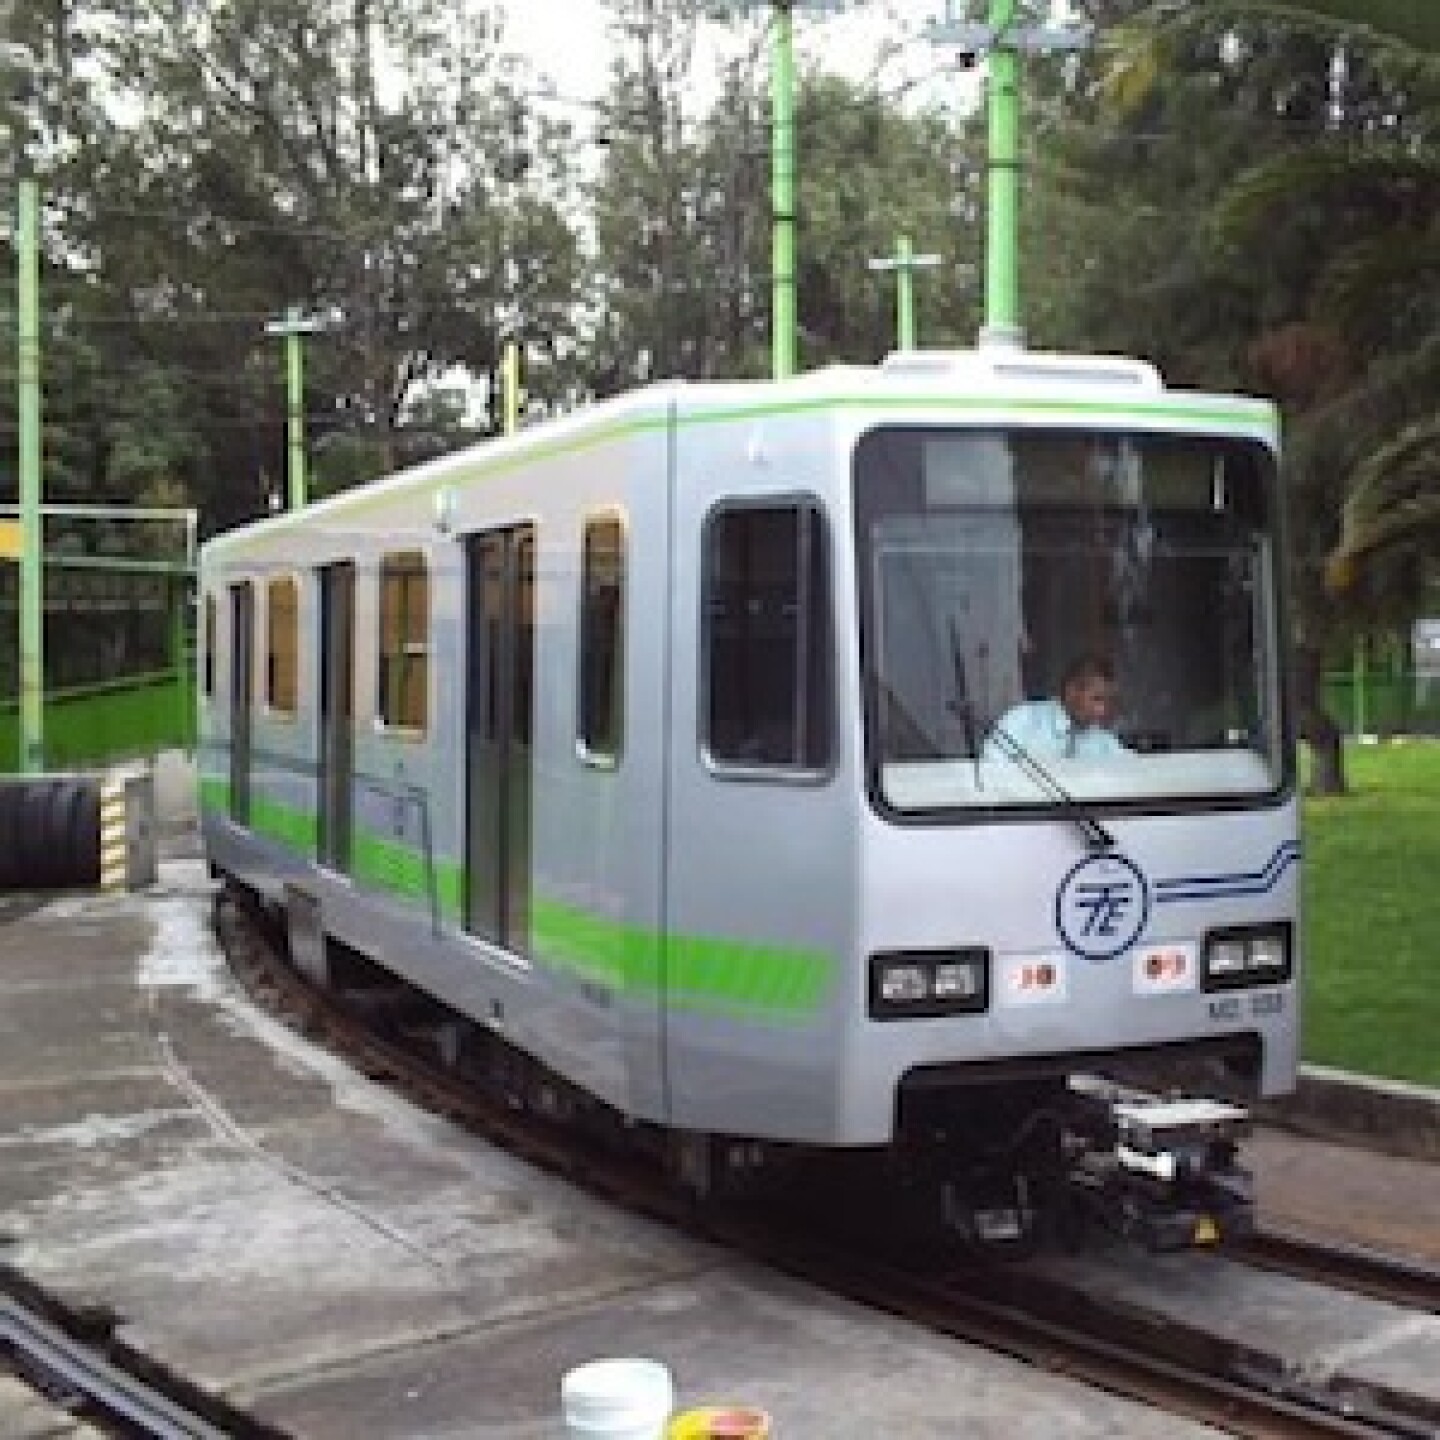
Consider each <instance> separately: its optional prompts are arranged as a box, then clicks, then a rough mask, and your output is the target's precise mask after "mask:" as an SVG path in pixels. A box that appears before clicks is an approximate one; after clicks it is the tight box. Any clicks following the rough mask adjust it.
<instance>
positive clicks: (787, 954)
mask: <svg viewBox="0 0 1440 1440" xmlns="http://www.w3.org/2000/svg"><path fill="white" fill-rule="evenodd" d="M229 791H230V787H229V785H228V784H227V783H226V782H225V781H223V780H218V779H213V778H207V779H202V780H201V782H200V797H201V804H202V805H203V806H204V807H205V808H206V809H207V810H216V811H219V812H220V813H222V814H223V813H226V811H227V809H228V802H229ZM251 815H252V822H253V828H254V829H255V830H256V831H257V833H260V834H263V835H266V836H268V837H269V838H270V839H272V840H275V841H277V842H278V843H280V844H282V845H285V846H286V847H288V848H289V849H292V850H297V851H299V852H300V853H302V854H304V855H306V856H307V857H308V856H311V855H313V854H314V850H315V840H316V820H315V817H314V816H313V815H311V814H308V813H306V812H303V811H297V810H294V809H293V808H292V807H289V806H286V805H283V804H281V803H280V802H279V801H275V800H269V799H264V798H262V797H260V796H253V797H252V798H251ZM353 874H354V878H355V879H356V880H358V881H359V882H361V883H362V884H365V885H370V886H373V887H374V888H375V889H377V890H384V891H387V892H389V893H390V894H392V895H397V896H400V897H401V898H403V899H405V900H409V901H413V902H414V903H415V904H416V905H418V906H428V905H429V903H430V887H429V884H428V881H427V876H426V866H425V857H424V856H423V855H421V854H420V852H419V851H417V850H415V849H414V848H412V847H411V846H408V845H402V844H397V843H396V842H395V841H394V840H389V839H382V838H381V837H380V836H378V835H373V834H370V833H368V832H367V831H364V830H359V829H357V831H356V832H355V846H354V855H353ZM434 875H435V890H436V896H437V899H438V901H439V906H440V911H441V913H442V914H443V915H444V916H445V917H446V918H447V919H448V920H450V921H452V922H454V923H459V921H460V919H461V917H462V915H463V903H464V894H465V889H464V881H465V877H464V872H463V871H462V869H461V867H460V866H459V865H457V864H455V863H454V862H453V861H450V860H437V861H436V862H435V865H434ZM530 923H531V946H530V948H531V953H532V955H533V956H534V958H535V959H536V960H538V961H539V962H540V963H541V964H542V965H545V966H546V967H548V968H549V969H552V970H557V971H560V972H563V973H565V974H568V975H573V976H575V977H577V978H579V979H581V980H585V981H588V982H589V983H591V984H595V985H602V986H604V987H605V988H606V989H607V990H614V991H616V992H618V993H620V994H624V995H630V996H635V997H637V998H647V999H652V1000H653V999H658V997H659V995H660V991H661V984H662V979H661V964H662V961H661V955H662V946H661V937H660V935H659V934H658V932H656V931H654V930H649V929H646V928H645V927H644V926H641V925H630V924H626V923H624V922H622V921H618V920H609V919H606V918H605V917H603V916H600V915H595V914H592V913H591V912H590V911H588V910H582V909H580V908H579V907H578V906H574V905H563V904H561V903H560V902H558V901H555V900H546V899H543V898H539V897H537V898H536V900H535V902H534V904H533V906H532V908H531V917H530ZM666 970H667V974H666V976H665V989H666V994H667V999H668V1003H669V1004H670V1005H672V1006H674V1007H675V1008H677V1009H681V1010H689V1011H694V1012H698V1013H705V1014H715V1015H728V1016H734V1017H738V1018H748V1019H764V1020H768V1021H772V1022H778V1023H792V1024H793V1023H797V1022H799V1021H802V1020H805V1019H806V1018H808V1017H810V1016H812V1015H815V1014H817V1013H818V1012H819V1010H820V1008H821V1006H822V1005H823V1004H824V1003H825V1000H826V999H827V998H828V996H829V994H830V990H831V987H832V985H833V983H834V977H835V965H834V961H833V959H832V957H831V956H830V955H828V954H826V953H825V952H824V951H820V950H807V949H803V948H799V947H791V946H784V945H765V944H756V943H753V942H750V941H744V940H719V939H714V938H711V937H708V936H699V935H677V936H674V937H673V938H672V939H671V941H670V944H669V947H668V953H667V956H666Z"/></svg>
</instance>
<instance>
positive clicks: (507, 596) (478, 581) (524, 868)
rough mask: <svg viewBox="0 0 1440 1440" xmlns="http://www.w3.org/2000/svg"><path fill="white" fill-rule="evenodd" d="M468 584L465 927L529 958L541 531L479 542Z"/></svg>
mask: <svg viewBox="0 0 1440 1440" xmlns="http://www.w3.org/2000/svg"><path fill="white" fill-rule="evenodd" d="M466 578H467V585H466V595H467V606H468V612H469V615H468V618H469V624H468V626H467V632H468V635H469V640H468V653H467V656H466V679H467V685H466V694H467V695H468V697H469V700H468V704H467V707H466V734H465V772H466V773H465V785H466V805H465V816H466V821H465V874H466V892H465V928H466V929H467V930H468V931H469V932H470V933H471V934H472V935H476V936H479V937H480V938H481V939H484V940H488V941H490V942H491V943H493V944H496V945H502V946H504V947H505V948H506V949H507V950H512V951H515V952H516V953H518V954H527V953H528V952H529V949H530V829H531V788H532V779H531V767H532V760H533V710H534V705H533V698H532V690H533V676H534V669H535V527H534V526H533V525H516V526H511V527H509V528H507V529H504V530H492V531H489V532H488V533H486V534H482V535H476V536H474V537H472V538H471V540H470V541H469V544H468V546H467V556H466Z"/></svg>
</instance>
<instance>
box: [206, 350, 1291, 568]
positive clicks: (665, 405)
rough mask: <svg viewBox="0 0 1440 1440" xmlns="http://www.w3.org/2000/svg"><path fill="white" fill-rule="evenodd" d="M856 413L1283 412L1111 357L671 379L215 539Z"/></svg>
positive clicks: (1248, 427) (1075, 418) (969, 357)
mask: <svg viewBox="0 0 1440 1440" xmlns="http://www.w3.org/2000/svg"><path fill="white" fill-rule="evenodd" d="M850 408H853V409H856V410H861V411H867V412H872V413H873V412H875V411H877V410H879V409H882V408H884V409H887V410H890V411H892V412H905V411H910V412H913V413H914V414H915V415H916V416H917V417H919V416H920V415H922V414H926V413H942V414H943V413H945V412H950V413H957V412H965V411H971V412H984V413H990V414H993V413H994V412H996V411H1007V410H1008V411H1011V412H1013V413H1015V414H1016V415H1017V416H1020V417H1023V418H1025V419H1028V420H1036V419H1040V420H1043V419H1051V420H1053V421H1055V422H1057V423H1063V422H1065V421H1067V420H1068V421H1071V422H1078V423H1084V422H1085V421H1087V420H1088V421H1096V420H1101V421H1103V420H1107V419H1108V420H1111V421H1119V422H1125V421H1130V422H1137V421H1138V422H1144V423H1149V424H1154V423H1155V422H1156V421H1164V422H1169V423H1174V424H1176V425H1179V426H1183V427H1185V428H1187V429H1196V430H1206V429H1209V430H1233V431H1237V432H1241V433H1246V434H1255V435H1259V436H1261V437H1263V438H1265V439H1266V440H1268V441H1270V442H1271V443H1273V442H1274V441H1275V439H1276V435H1277V431H1278V419H1277V412H1276V409H1275V407H1274V406H1273V405H1272V404H1271V403H1270V402H1269V401H1266V400H1260V399H1256V398H1253V397H1250V396H1239V395H1220V394H1212V393H1206V392H1203V391H1194V390H1178V389H1170V388H1168V387H1167V386H1166V385H1165V382H1164V380H1163V378H1162V376H1161V374H1160V372H1159V370H1157V369H1156V368H1155V366H1154V365H1151V364H1150V363H1148V362H1147V361H1144V360H1134V359H1130V358H1127V357H1124V356H1112V355H1079V354H1077V355H1069V354H1063V353H1058V352H1049V351H1031V350H1023V349H1018V348H1014V347H1010V346H1000V345H993V346H984V347H981V348H979V349H975V350H911V351H897V352H895V353H894V354H891V355H889V356H887V357H886V358H885V359H884V360H882V361H881V363H880V364H878V365H838V364H837V365H827V366H823V367H821V368H819V369H816V370H811V371H806V372H803V373H802V374H799V375H795V376H791V377H789V378H788V379H785V380H778V381H777V380H703V381H690V380H663V381H657V382H655V383H653V384H650V385H645V386H642V387H640V388H638V389H636V390H632V391H628V392H626V393H625V394H623V395H618V396H614V397H612V398H609V399H606V400H600V401H596V402H595V403H593V404H590V405H587V406H585V407H584V408H582V409H579V410H576V411H572V412H571V413H569V414H567V415H562V416H558V417H556V418H554V419H550V420H546V421H544V422H543V423H541V424H537V425H535V426H532V427H529V428H526V429H523V430H520V431H518V432H517V433H516V434H514V435H512V436H505V437H493V438H487V439H484V440H480V441H477V442H476V443H475V444H473V445H469V446H466V447H465V448H463V449H460V450H456V451H453V452H451V453H450V454H447V455H444V456H441V457H439V458H437V459H434V460H429V461H425V462H423V463H422V464H419V465H415V466H412V467H410V468H409V469H406V470H402V471H398V472H397V473H395V474H394V475H390V476H386V477H384V478H382V479H378V480H375V481H372V482H371V483H370V484H368V485H363V486H358V487H356V488H355V489H352V490H347V491H344V492H343V493H341V494H339V495H334V496H331V497H329V498H328V499H325V500H321V501H317V502H316V503H315V504H313V505H309V506H307V507H306V508H305V509H304V510H302V511H292V512H288V513H286V514H282V515H277V516H274V517H272V518H269V519H265V520H260V521H256V522H255V523H253V524H249V525H245V526H241V527H238V528H237V529H234V530H229V531H226V532H224V533H223V534H220V535H217V536H215V537H213V538H212V539H211V540H210V541H208V542H207V545H206V546H205V547H204V548H206V549H210V548H215V547H221V548H223V547H226V546H228V545H229V544H230V543H232V542H234V543H238V542H240V541H242V540H247V539H259V538H261V537H262V536H263V535H268V534H271V533H274V532H275V531H278V530H285V529H289V528H291V527H292V526H294V525H297V524H299V523H302V522H307V521H310V520H323V519H325V518H334V517H336V516H338V515H341V514H344V513H345V512H346V511H350V510H353V509H356V508H364V509H369V508H370V506H372V505H373V504H374V503H375V501H376V500H378V499H380V498H382V497H385V496H389V495H394V494H401V493H406V492H411V491H419V492H422V493H423V492H425V491H427V490H432V489H434V490H438V489H439V488H440V487H442V486H445V485H447V484H451V483H462V482H464V481H465V480H467V479H469V478H471V477H473V476H476V475H478V474H482V473H483V474H494V473H497V472H498V471H504V470H509V469H513V468H517V467H518V466H520V465H523V464H526V463H528V462H532V461H534V460H535V459H538V458H541V457H543V456H547V455H552V454H560V453H564V452H567V451H571V450H574V449H576V448H579V447H580V446H583V445H589V444H595V443H599V442H601V441H602V440H605V439H607V438H614V437H617V436H620V435H624V434H633V433H639V432H643V431H646V430H653V429H658V428H660V427H662V426H664V425H667V424H669V423H670V422H671V420H672V418H674V419H677V420H678V421H679V423H681V424H683V423H685V421H686V419H687V418H694V419H703V420H704V421H706V422H707V423H714V422H716V421H723V420H727V419H734V420H758V419H763V418H767V417H770V418H779V417H781V416H786V415H801V414H806V413H811V414H814V413H817V412H822V411H836V410H843V409H850Z"/></svg>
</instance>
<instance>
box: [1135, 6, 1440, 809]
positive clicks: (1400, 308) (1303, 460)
mask: <svg viewBox="0 0 1440 1440" xmlns="http://www.w3.org/2000/svg"><path fill="white" fill-rule="evenodd" d="M1286 35H1289V36H1292V37H1297V38H1303V37H1310V45H1311V55H1312V60H1311V73H1310V74H1309V76H1308V77H1304V76H1299V75H1297V76H1296V80H1297V82H1303V83H1305V84H1308V86H1309V91H1310V94H1311V96H1312V101H1311V104H1310V106H1309V107H1308V109H1307V110H1305V111H1304V119H1303V121H1301V122H1300V123H1297V126H1296V133H1295V134H1294V137H1293V139H1292V140H1291V141H1290V142H1289V143H1288V144H1287V145H1285V146H1284V147H1283V148H1281V149H1279V150H1278V151H1274V152H1272V153H1270V154H1269V155H1268V156H1267V157H1266V158H1264V159H1262V160H1260V161H1259V162H1258V163H1256V164H1255V165H1253V166H1252V167H1251V168H1249V169H1247V170H1245V171H1244V172H1243V173H1240V174H1238V175H1237V176H1236V177H1235V178H1234V180H1233V182H1232V183H1231V184H1230V186H1229V188H1228V192H1227V193H1225V194H1224V195H1223V197H1222V198H1221V200H1220V202H1219V204H1218V205H1217V207H1216V211H1215V218H1216V221H1217V235H1218V238H1219V240H1220V241H1221V243H1222V244H1225V245H1228V246H1230V247H1234V248H1237V249H1239V250H1240V251H1241V252H1242V253H1246V254H1249V255H1252V256H1254V257H1255V258H1256V260H1257V261H1258V262H1259V263H1262V264H1263V263H1266V262H1267V261H1268V260H1269V259H1270V257H1271V256H1272V254H1273V253H1274V245H1275V242H1276V237H1277V236H1279V235H1281V234H1284V233H1287V230H1288V231H1289V233H1296V232H1297V230H1298V231H1299V233H1308V235H1309V237H1310V240H1311V243H1312V244H1313V246H1314V253H1312V254H1311V255H1310V256H1308V257H1307V259H1306V262H1305V265H1304V271H1303V273H1300V272H1297V271H1296V270H1295V269H1294V268H1293V267H1292V268H1291V270H1290V271H1289V272H1288V273H1287V277H1286V279H1287V285H1288V287H1289V288H1290V289H1291V290H1292V291H1294V292H1295V293H1293V295H1292V301H1293V308H1291V309H1290V310H1289V311H1288V313H1287V312H1286V311H1284V310H1282V311H1281V312H1280V313H1271V314H1269V315H1267V316H1266V317H1265V320H1264V322H1263V326H1264V328H1263V329H1262V331H1261V332H1260V333H1259V334H1257V335H1256V336H1255V337H1254V338H1253V341H1252V344H1251V346H1250V356H1251V359H1252V361H1253V362H1254V368H1255V372H1256V374H1257V376H1258V377H1259V378H1260V379H1261V380H1262V381H1263V382H1264V383H1266V384H1267V385H1268V386H1269V388H1270V389H1271V390H1272V392H1273V393H1274V394H1275V396H1276V398H1278V399H1279V400H1280V401H1281V403H1282V405H1283V407H1284V411H1285V419H1286V429H1287V438H1288V445H1287V452H1288V454H1287V467H1286V469H1287V476H1288V483H1289V486H1290V490H1291V495H1292V502H1293V503H1292V506H1291V510H1292V516H1293V517H1294V521H1295V523H1294V525H1293V527H1292V539H1293V541H1294V544H1293V546H1292V549H1293V552H1294V553H1293V559H1294V560H1295V562H1296V563H1295V564H1294V566H1293V567H1292V573H1293V575H1294V579H1295V586H1296V598H1297V605H1296V615H1295V622H1296V623H1295V633H1294V635H1293V637H1292V638H1293V641H1294V650H1293V653H1294V656H1295V660H1296V668H1295V681H1296V683H1295V691H1296V696H1297V700H1298V702H1299V708H1300V719H1301V732H1302V734H1304V735H1305V737H1306V738H1307V739H1308V740H1309V741H1310V742H1311V745H1312V748H1313V750H1314V753H1315V759H1316V768H1315V775H1314V784H1315V787H1316V788H1317V789H1319V790H1324V791H1338V790H1342V789H1343V788H1344V775H1343V769H1342V761H1341V749H1340V733H1339V730H1338V727H1336V726H1335V725H1334V723H1333V721H1331V719H1330V718H1329V717H1328V715H1327V714H1326V713H1325V710H1324V706H1323V704H1322V703H1321V679H1322V675H1323V669H1324V665H1325V662H1326V660H1327V658H1328V659H1332V660H1333V658H1334V655H1335V653H1336V651H1337V649H1338V648H1339V647H1340V646H1341V645H1343V644H1344V642H1345V640H1346V637H1347V636H1352V635H1358V634H1363V633H1365V632H1366V631H1367V630H1369V629H1371V628H1374V627H1377V626H1379V625H1383V624H1386V623H1391V624H1393V623H1395V622H1396V621H1398V620H1401V619H1404V620H1408V619H1409V618H1410V617H1411V616H1413V614H1414V613H1415V609H1416V608H1417V607H1418V605H1419V604H1420V603H1421V596H1422V595H1423V592H1424V587H1425V581H1426V578H1427V575H1428V574H1432V573H1433V565H1434V559H1435V556H1436V554H1437V552H1440V494H1437V492H1440V485H1437V480H1440V418H1437V417H1436V415H1435V404H1434V396H1435V394H1436V393H1437V392H1440V146H1437V143H1436V140H1435V136H1436V135H1437V133H1440V5H1433V4H1428V5H1418V4H1415V3H1414V0H1186V3H1183V4H1177V3H1174V0H1167V3H1157V4H1154V5H1152V6H1150V7H1149V8H1148V9H1147V10H1146V11H1145V12H1144V13H1143V14H1142V16H1141V17H1140V21H1139V23H1138V24H1136V25H1135V26H1134V27H1132V28H1129V29H1127V30H1126V31H1125V32H1124V34H1123V35H1122V36H1120V37H1118V38H1119V40H1120V43H1119V45H1118V47H1117V51H1116V53H1117V56H1118V59H1117V63H1116V64H1115V65H1114V66H1113V67H1112V71H1111V76H1110V82H1111V83H1110V90H1111V93H1112V95H1114V96H1115V97H1117V99H1118V101H1119V102H1120V103H1121V104H1122V105H1136V104H1138V103H1142V102H1143V100H1144V98H1145V97H1146V95H1147V93H1148V92H1149V91H1150V89H1151V87H1152V86H1155V85H1158V84H1163V83H1164V80H1165V75H1166V72H1167V65H1168V64H1170V63H1171V62H1172V61H1173V59H1174V57H1176V56H1178V55H1180V54H1182V53H1184V50H1185V47H1186V46H1187V45H1191V46H1193V44H1194V42H1195V41H1196V39H1197V37H1204V36H1208V37H1210V38H1211V39H1212V41H1213V40H1214V38H1215V37H1217V36H1223V37H1226V39H1227V40H1228V42H1229V48H1230V49H1231V51H1232V52H1233V53H1243V52H1244V51H1245V48H1246V46H1247V45H1254V46H1256V47H1258V49H1257V51H1256V53H1260V52H1263V50H1264V48H1265V47H1266V46H1267V45H1274V46H1276V47H1277V48H1278V50H1279V52H1280V53H1281V54H1282V56H1284V55H1286V54H1294V55H1298V54H1303V53H1304V52H1303V49H1297V50H1295V51H1293V52H1290V51H1287V48H1286V45H1285V42H1284V41H1283V39H1280V38H1278V37H1283V36H1286ZM1317 41H1318V42H1319V43H1318V46H1317V45H1316V44H1315V42H1317ZM1224 48H1225V47H1223V46H1222V50H1223V49H1224ZM1316 62H1318V64H1317V63H1316ZM1327 72H1328V73H1327ZM1317 87H1318V89H1317ZM1317 94H1318V95H1319V97H1320V103H1319V104H1318V106H1317V105H1316V103H1315V102H1314V97H1315V96H1316V95H1317ZM1306 226H1308V232H1307V231H1305V230H1304V229H1303V227H1306ZM1297 275H1298V277H1299V278H1298V289H1296V286H1297ZM1273 303H1274V302H1273V301H1272V305H1273Z"/></svg>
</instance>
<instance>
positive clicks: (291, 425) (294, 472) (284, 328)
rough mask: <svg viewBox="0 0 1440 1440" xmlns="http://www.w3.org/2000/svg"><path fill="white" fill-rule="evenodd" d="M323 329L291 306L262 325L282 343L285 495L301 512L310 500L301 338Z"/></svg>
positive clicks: (290, 504) (291, 505)
mask: <svg viewBox="0 0 1440 1440" xmlns="http://www.w3.org/2000/svg"><path fill="white" fill-rule="evenodd" d="M322 329H324V322H323V321H322V320H319V319H317V318H315V317H313V316H311V317H307V316H304V315H302V314H301V313H300V307H299V306H298V305H292V306H290V308H289V309H288V310H286V312H285V318H284V319H283V320H271V321H268V322H267V323H266V326H265V333H266V334H267V335H278V336H280V337H281V338H282V339H283V340H284V341H285V415H286V430H287V432H288V435H289V451H290V458H289V463H288V466H287V486H288V490H287V494H288V499H289V508H290V509H291V510H303V509H304V508H305V505H306V503H307V501H308V499H309V494H308V490H309V485H308V478H307V476H306V473H305V361H304V357H303V356H302V354H301V348H300V347H301V340H300V337H301V336H302V335H313V334H315V332H316V331H318V330H322Z"/></svg>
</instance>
